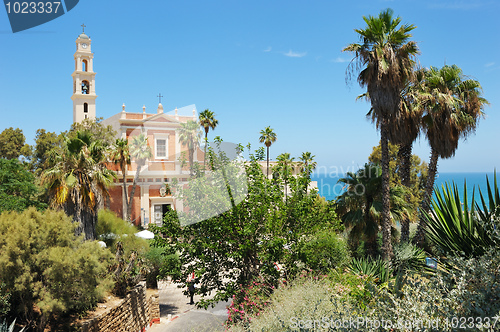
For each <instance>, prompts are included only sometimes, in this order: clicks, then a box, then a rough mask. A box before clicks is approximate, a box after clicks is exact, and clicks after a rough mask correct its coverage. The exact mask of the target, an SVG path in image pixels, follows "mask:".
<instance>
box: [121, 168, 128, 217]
mask: <svg viewBox="0 0 500 332" xmlns="http://www.w3.org/2000/svg"><path fill="white" fill-rule="evenodd" d="M125 167H127V166H125ZM122 174H123V199H122V211H123V213H122V217H123V220H129V213H128V206H129V202H128V197H127V179H126V177H127V174H126V170H125V169H123V168H122Z"/></svg>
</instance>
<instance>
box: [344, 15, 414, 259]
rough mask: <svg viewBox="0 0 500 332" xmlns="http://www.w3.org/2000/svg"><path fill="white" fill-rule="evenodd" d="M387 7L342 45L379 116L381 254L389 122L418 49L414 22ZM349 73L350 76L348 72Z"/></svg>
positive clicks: (388, 251) (388, 247) (387, 238)
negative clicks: (355, 37)
mask: <svg viewBox="0 0 500 332" xmlns="http://www.w3.org/2000/svg"><path fill="white" fill-rule="evenodd" d="M392 14H393V11H392V10H391V9H386V10H385V11H382V12H381V13H380V14H379V15H378V17H373V16H368V17H366V16H363V19H364V21H365V22H366V24H367V27H366V28H365V29H355V31H356V32H357V33H358V34H359V35H360V38H361V41H362V43H360V44H358V43H353V44H350V45H348V46H347V47H345V48H344V49H343V51H344V52H346V51H348V52H354V53H355V57H354V59H353V61H352V62H351V65H350V71H349V73H354V72H358V71H359V75H358V82H359V84H360V85H361V86H362V87H366V88H367V93H368V95H369V96H370V101H371V105H372V109H373V113H374V116H375V117H376V118H377V119H379V120H378V121H379V123H380V125H379V127H380V136H381V137H380V139H381V147H382V205H383V210H382V238H383V253H384V258H385V259H389V258H390V257H392V254H393V253H392V244H391V214H390V184H389V149H388V139H389V138H391V128H390V126H389V124H390V122H391V119H392V118H397V117H398V114H399V111H400V109H401V107H400V105H401V102H402V100H401V91H402V90H403V89H404V87H405V84H406V82H407V81H408V80H409V79H411V77H412V76H413V66H414V60H413V59H414V57H415V56H416V55H417V53H418V48H417V45H416V43H415V42H413V41H409V38H410V37H411V34H410V31H412V30H413V29H415V26H414V25H411V24H405V25H402V26H399V25H400V23H401V18H399V17H397V18H393V17H392ZM348 77H350V76H348Z"/></svg>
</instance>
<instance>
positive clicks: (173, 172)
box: [103, 103, 203, 227]
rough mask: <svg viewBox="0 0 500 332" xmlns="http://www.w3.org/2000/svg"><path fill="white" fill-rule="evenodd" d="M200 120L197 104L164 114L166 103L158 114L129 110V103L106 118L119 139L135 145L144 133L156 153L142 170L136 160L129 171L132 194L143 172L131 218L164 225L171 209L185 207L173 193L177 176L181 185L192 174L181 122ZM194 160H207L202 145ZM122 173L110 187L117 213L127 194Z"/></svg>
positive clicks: (121, 213) (120, 213)
mask: <svg viewBox="0 0 500 332" xmlns="http://www.w3.org/2000/svg"><path fill="white" fill-rule="evenodd" d="M187 121H198V115H197V112H196V108H195V107H194V105H191V106H187V107H184V108H182V109H179V110H178V109H175V110H174V111H172V112H169V113H164V112H163V105H162V104H161V103H160V104H158V108H157V110H156V113H146V108H145V107H143V108H142V112H126V109H125V105H123V106H122V111H121V112H120V113H117V114H115V115H113V116H112V117H110V118H108V119H106V120H104V121H103V124H104V125H110V126H112V127H113V129H114V130H115V131H116V132H117V133H118V134H117V138H123V139H126V140H127V141H128V143H129V146H131V144H132V142H133V139H134V137H137V136H139V135H141V134H144V135H145V136H146V137H147V144H148V147H149V149H150V151H151V153H152V157H151V158H148V159H147V160H146V162H145V164H144V166H142V167H140V168H139V169H138V164H137V162H136V161H135V160H133V159H132V163H131V165H129V166H128V168H127V172H126V182H127V190H128V197H130V194H131V191H132V185H133V181H134V178H135V176H136V174H137V172H139V178H138V181H137V185H136V190H135V193H134V197H133V200H132V213H131V216H130V218H131V220H132V221H133V222H134V223H135V224H137V225H142V226H143V227H147V226H148V225H149V224H150V223H154V224H158V225H159V224H161V223H162V220H163V216H164V215H165V213H166V212H167V211H168V210H171V209H174V210H182V209H183V206H182V202H180V201H176V200H175V199H174V198H173V197H172V195H171V193H170V184H171V183H172V180H173V179H177V181H178V182H179V184H181V185H182V184H184V183H186V182H187V180H188V177H189V168H188V164H189V163H188V162H183V160H186V161H187V158H188V149H187V147H186V146H184V145H182V144H181V143H180V141H179V128H180V127H181V123H185V122H187ZM193 159H194V161H195V162H198V161H201V162H202V161H203V151H202V150H201V149H200V148H199V147H198V148H197V149H196V151H195V153H194V158H193ZM114 170H115V171H116V172H117V173H118V178H117V179H116V181H115V183H114V185H113V186H112V188H110V190H109V191H110V196H111V210H112V211H114V212H115V213H117V215H119V216H122V215H123V207H124V206H125V204H124V202H125V201H124V195H123V179H122V173H121V170H120V169H119V168H117V167H115V168H114Z"/></svg>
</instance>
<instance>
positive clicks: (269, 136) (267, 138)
mask: <svg viewBox="0 0 500 332" xmlns="http://www.w3.org/2000/svg"><path fill="white" fill-rule="evenodd" d="M277 138H278V137H277V136H276V133H275V132H274V131H273V129H272V128H271V127H269V126H267V127H266V129H264V130H261V131H260V138H259V142H260V143H264V145H265V146H266V147H267V174H266V175H267V177H269V147H270V146H271V145H272V144H273V143H274V142H276V139H277Z"/></svg>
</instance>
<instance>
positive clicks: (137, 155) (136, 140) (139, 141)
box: [124, 134, 153, 221]
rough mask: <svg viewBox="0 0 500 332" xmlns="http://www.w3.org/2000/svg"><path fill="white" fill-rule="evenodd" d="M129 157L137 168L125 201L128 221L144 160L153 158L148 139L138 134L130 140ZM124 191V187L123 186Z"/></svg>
mask: <svg viewBox="0 0 500 332" xmlns="http://www.w3.org/2000/svg"><path fill="white" fill-rule="evenodd" d="M130 156H131V157H132V158H133V159H134V161H135V163H136V165H137V167H136V169H135V176H134V182H133V183H132V190H131V191H130V196H129V198H128V201H127V217H128V219H127V220H129V221H130V216H131V215H132V202H133V200H134V195H135V190H136V188H137V182H138V181H139V175H140V173H141V169H142V167H143V166H144V165H145V164H146V160H147V159H149V158H151V157H152V156H153V153H152V152H151V148H150V147H149V145H148V137H147V136H146V135H145V134H139V135H137V136H134V137H133V138H132V144H131V145H130ZM124 187H125V190H126V186H125V185H124Z"/></svg>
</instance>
